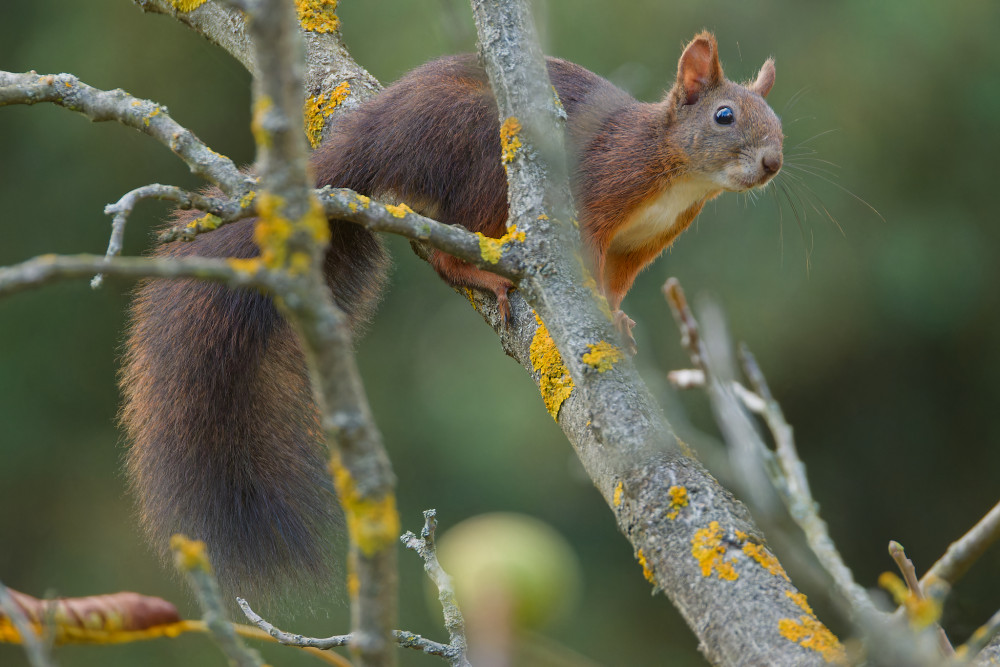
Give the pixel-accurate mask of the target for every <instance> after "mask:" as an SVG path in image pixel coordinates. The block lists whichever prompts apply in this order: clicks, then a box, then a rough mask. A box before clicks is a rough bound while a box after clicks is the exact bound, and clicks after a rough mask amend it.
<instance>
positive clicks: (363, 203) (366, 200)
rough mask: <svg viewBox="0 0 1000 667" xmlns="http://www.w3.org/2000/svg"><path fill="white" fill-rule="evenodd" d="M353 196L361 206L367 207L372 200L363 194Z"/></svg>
mask: <svg viewBox="0 0 1000 667" xmlns="http://www.w3.org/2000/svg"><path fill="white" fill-rule="evenodd" d="M354 197H355V198H356V199H357V200H358V202H359V203H360V204H361V208H368V207H369V206H370V205H371V203H372V200H371V199H370V198H368V197H366V196H364V195H354Z"/></svg>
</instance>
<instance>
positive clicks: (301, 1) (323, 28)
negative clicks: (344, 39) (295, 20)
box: [295, 0, 340, 33]
mask: <svg viewBox="0 0 1000 667" xmlns="http://www.w3.org/2000/svg"><path fill="white" fill-rule="evenodd" d="M295 10H296V11H297V12H298V15H299V24H300V25H301V26H302V29H303V30H305V31H306V32H322V33H330V32H337V30H338V29H339V28H340V19H339V18H337V14H336V13H335V12H336V11H337V0H295Z"/></svg>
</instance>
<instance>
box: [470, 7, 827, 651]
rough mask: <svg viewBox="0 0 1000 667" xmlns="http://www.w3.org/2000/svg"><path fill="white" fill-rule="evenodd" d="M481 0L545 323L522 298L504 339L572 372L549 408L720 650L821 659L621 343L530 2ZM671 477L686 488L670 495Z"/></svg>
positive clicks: (528, 360) (518, 219)
mask: <svg viewBox="0 0 1000 667" xmlns="http://www.w3.org/2000/svg"><path fill="white" fill-rule="evenodd" d="M472 4H473V11H474V13H475V16H476V23H477V27H478V29H479V38H480V46H481V49H482V52H483V56H484V60H485V64H486V69H487V73H488V74H489V76H490V81H491V84H492V85H493V89H494V91H495V92H496V97H497V102H498V106H499V110H500V119H501V122H506V121H508V119H511V118H515V119H517V120H518V121H519V124H520V126H521V127H523V128H525V131H524V134H523V137H522V139H521V147H515V149H514V155H513V160H512V161H511V162H509V163H508V165H507V166H508V178H509V187H510V202H511V220H510V223H514V224H516V225H517V229H518V231H522V230H523V231H524V232H525V234H526V241H525V244H526V246H527V248H528V253H529V256H530V257H531V258H532V262H531V265H530V266H528V267H527V276H526V279H525V280H523V281H522V283H521V285H520V286H519V289H520V291H521V293H522V294H523V295H524V297H525V299H527V301H528V302H529V303H530V304H531V306H532V307H533V308H534V309H535V311H536V312H537V313H538V314H539V316H540V317H541V320H542V322H544V324H545V329H543V328H542V327H538V328H537V329H536V327H535V326H533V324H532V321H533V320H534V319H535V317H534V314H533V313H531V312H530V311H529V310H528V309H527V308H526V307H525V306H524V304H523V303H522V302H520V301H519V300H514V301H512V306H514V317H515V330H514V332H513V333H511V334H510V335H504V336H503V339H504V344H505V348H506V349H507V351H508V353H509V354H511V356H513V357H514V358H516V359H517V360H518V361H519V362H521V363H522V364H523V365H524V366H525V367H526V368H528V369H529V370H530V371H531V372H532V373H533V374H536V375H535V376H536V377H539V374H545V373H552V372H553V371H554V374H555V375H557V376H560V377H561V378H563V379H557V381H555V382H550V381H549V380H547V379H546V378H544V377H542V378H541V382H542V390H543V396H545V397H546V398H547V399H552V398H553V396H552V394H551V393H550V392H549V391H548V390H547V389H546V386H547V385H548V386H549V387H552V386H553V385H554V386H555V387H556V389H557V390H558V392H559V397H558V398H557V399H556V400H555V401H552V402H550V412H551V413H552V414H553V415H555V416H557V418H558V421H559V424H560V426H561V427H562V428H563V430H564V432H565V433H566V434H567V437H569V439H570V441H571V442H572V444H573V446H574V448H575V449H576V451H577V454H578V455H579V457H580V459H581V461H582V462H583V464H584V466H585V468H586V469H587V471H588V473H589V474H590V476H591V478H592V479H593V480H594V483H595V485H596V486H597V487H598V489H599V490H600V491H601V493H602V495H603V496H604V497H605V499H606V501H607V502H608V504H609V505H610V506H611V508H612V509H613V511H614V513H615V517H616V519H617V520H618V525H619V527H620V528H621V530H622V531H623V532H624V533H625V535H626V536H627V537H628V539H629V540H630V542H632V544H633V546H634V547H635V548H636V553H637V558H638V559H639V561H640V563H641V564H642V567H643V571H644V573H645V574H646V576H647V578H648V579H649V580H650V581H651V582H652V583H653V584H654V586H655V587H656V588H657V589H658V590H663V591H665V592H666V593H667V595H668V596H670V598H671V600H672V601H673V602H674V604H675V605H676V606H677V608H678V609H679V610H680V612H681V613H682V614H683V616H684V617H685V619H686V620H687V621H688V623H689V625H690V626H691V627H692V629H693V630H694V632H695V634H696V635H697V636H698V638H699V639H700V640H701V645H702V648H703V650H704V651H705V653H706V656H707V657H708V659H709V660H710V661H711V662H713V663H715V664H755V663H760V664H795V665H802V664H821V663H823V662H824V658H823V657H822V656H821V655H820V654H819V653H816V652H814V651H811V650H809V649H806V648H803V647H801V646H800V645H798V644H796V643H795V642H794V641H792V640H791V639H789V638H788V637H789V636H790V635H788V634H786V635H784V636H783V635H782V632H781V627H782V625H781V624H782V623H783V622H786V621H787V622H791V623H796V622H799V620H798V619H800V618H806V617H807V614H806V613H804V609H803V608H801V607H799V606H798V605H797V604H796V603H795V601H794V599H793V598H792V597H790V595H789V594H793V593H795V592H796V591H795V589H794V588H793V587H792V586H791V584H790V583H789V582H788V581H787V580H786V579H785V578H784V576H783V575H782V574H779V569H778V568H776V567H774V566H773V565H770V564H772V563H773V564H774V565H776V563H777V561H775V560H773V556H771V555H770V553H769V552H767V551H766V549H764V547H763V546H760V543H761V541H762V537H761V536H760V534H759V532H758V531H757V529H756V527H755V526H754V525H753V523H752V521H751V519H750V517H749V516H748V514H747V513H746V510H745V509H744V508H743V507H742V506H741V505H740V504H739V503H737V502H736V501H735V500H734V499H733V498H732V496H731V495H730V494H729V493H727V492H726V491H725V490H724V489H722V488H721V487H719V486H718V484H717V483H716V482H715V480H713V479H712V478H711V476H709V475H708V474H707V473H706V472H705V470H704V469H703V468H702V467H701V465H700V464H698V463H697V462H696V461H694V460H692V459H691V458H688V457H687V456H684V455H682V454H681V452H680V451H679V450H678V448H677V446H676V444H675V438H674V436H673V434H672V432H671V431H670V429H669V426H668V425H667V424H666V422H665V420H664V418H663V416H662V413H661V412H660V410H659V409H658V407H657V406H656V405H655V403H654V401H653V399H652V397H651V396H650V394H649V392H648V390H647V389H646V388H645V385H644V384H643V382H642V380H641V379H640V378H639V376H638V374H637V373H636V371H635V368H634V366H633V365H632V364H631V362H630V360H629V359H627V358H625V357H624V355H623V354H622V351H621V350H620V349H619V348H618V346H617V345H616V342H617V340H618V339H617V336H616V333H615V331H614V328H613V326H612V323H611V320H610V317H609V313H608V312H607V310H606V308H605V309H604V312H602V310H601V308H600V307H599V305H598V302H597V301H596V300H595V296H594V294H593V293H592V292H591V290H590V289H588V288H587V287H586V285H587V281H586V280H585V278H584V271H583V267H582V265H581V262H580V260H579V256H580V255H579V235H578V233H577V231H576V229H575V227H574V226H573V225H572V224H570V223H571V222H572V220H573V217H574V216H573V211H572V205H571V203H570V201H569V195H568V193H569V189H568V184H567V182H566V178H565V167H564V164H563V162H562V160H564V159H565V158H563V157H561V155H562V153H561V151H560V150H559V149H558V146H559V144H560V142H561V140H562V126H561V123H559V122H558V116H559V115H560V114H559V107H558V106H557V105H556V104H555V101H554V99H553V97H552V88H551V86H550V85H549V82H548V79H547V76H546V75H545V66H544V63H543V62H542V59H541V56H540V53H539V50H538V47H537V43H536V41H535V40H534V37H533V31H532V29H531V28H530V17H529V15H528V11H527V8H526V6H525V4H524V3H523V2H520V1H512V0H500V1H498V2H489V3H488V2H485V1H480V0H473V3H472ZM515 90H521V91H524V92H523V94H518V93H516V92H512V91H515ZM506 127H507V129H508V131H509V130H511V129H513V128H515V127H516V126H515V125H514V124H513V123H509V122H508V123H507V124H506ZM508 136H509V134H508ZM537 137H546V138H548V139H550V140H551V141H541V140H537ZM536 140H537V143H536ZM553 154H555V155H556V156H557V157H556V159H555V161H554V162H551V161H550V156H551V155H553ZM543 216H544V217H543ZM546 329H547V331H546ZM532 332H533V333H532ZM553 342H554V345H553ZM556 349H558V354H557V353H556V352H555V350H556ZM558 368H561V369H562V370H561V371H560V370H555V369H558ZM567 380H571V382H567ZM567 389H568V390H569V391H568V394H567V391H566V390H567ZM567 395H568V398H566V396H567ZM668 489H674V490H675V491H674V495H673V496H670V495H668V493H667V490H668ZM671 497H674V498H676V499H677V502H676V503H675V504H676V506H674V504H672V503H671V501H670V498H671ZM682 499H683V500H682ZM682 502H683V503H684V504H682ZM751 554H756V556H753V555H751ZM757 556H759V557H760V560H758V558H757ZM765 556H766V557H765ZM764 563H768V564H769V565H764ZM727 564H728V566H727ZM720 568H721V569H720ZM730 568H731V569H730ZM795 599H797V598H795ZM808 618H810V619H811V620H810V621H809V622H810V623H813V622H815V624H816V626H817V627H818V628H822V626H821V625H820V624H819V622H818V621H815V619H814V617H811V616H808ZM823 630H824V631H825V628H824V629H823ZM751 638H752V640H751ZM831 638H832V636H831ZM835 642H836V640H835V639H833V640H832V642H831V645H832V644H834V643H835Z"/></svg>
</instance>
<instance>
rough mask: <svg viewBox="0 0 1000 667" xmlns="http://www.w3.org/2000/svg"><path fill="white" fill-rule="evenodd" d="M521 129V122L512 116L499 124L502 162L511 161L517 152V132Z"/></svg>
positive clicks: (519, 141) (519, 145) (518, 139)
mask: <svg viewBox="0 0 1000 667" xmlns="http://www.w3.org/2000/svg"><path fill="white" fill-rule="evenodd" d="M520 131H521V123H520V121H518V120H517V118H515V117H514V116H511V117H510V118H508V119H507V120H505V121H504V122H503V125H501V126H500V149H501V159H502V160H503V162H504V164H506V163H508V162H511V161H512V160H513V159H514V156H515V155H516V154H517V149H518V148H520V147H521V138H520V137H518V136H517V133H518V132H520Z"/></svg>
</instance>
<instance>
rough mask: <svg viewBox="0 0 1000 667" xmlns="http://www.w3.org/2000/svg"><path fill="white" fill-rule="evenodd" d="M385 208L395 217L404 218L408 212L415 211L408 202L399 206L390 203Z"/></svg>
mask: <svg viewBox="0 0 1000 667" xmlns="http://www.w3.org/2000/svg"><path fill="white" fill-rule="evenodd" d="M385 210H387V211H389V214H390V215H391V216H392V217H394V218H402V217H403V216H405V215H406V214H407V213H413V209H412V208H410V207H409V206H407V205H406V204H400V205H399V206H392V205H388V206H386V207H385Z"/></svg>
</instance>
